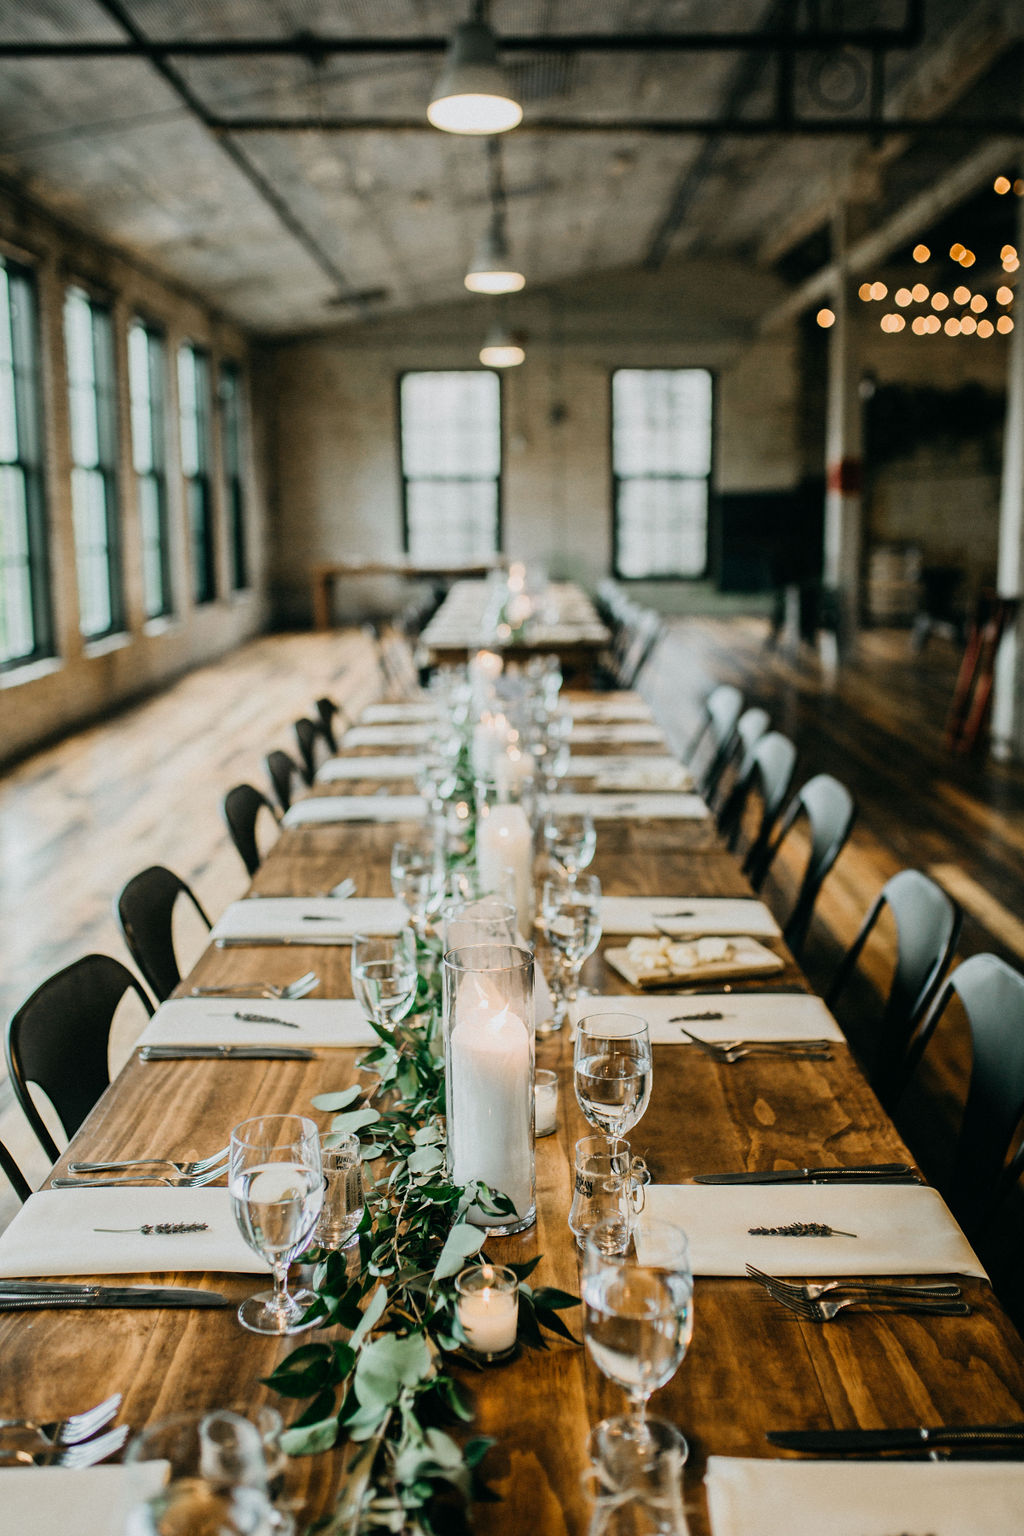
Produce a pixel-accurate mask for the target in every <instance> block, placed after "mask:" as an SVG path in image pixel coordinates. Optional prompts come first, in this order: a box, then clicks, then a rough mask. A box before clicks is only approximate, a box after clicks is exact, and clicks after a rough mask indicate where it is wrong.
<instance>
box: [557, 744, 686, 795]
mask: <svg viewBox="0 0 1024 1536" xmlns="http://www.w3.org/2000/svg"><path fill="white" fill-rule="evenodd" d="M568 774H569V777H570V778H573V779H598V780H607V781H608V782H607V783H606V784H604V783H602V784H599V787H600V788H603V789H690V788H691V787H692V780H691V775H690V770H689V769H688V768H686V767H685V766H684V765H683V764H682V763H681V762H680V761H679V760H678V758H675V757H671V756H669V755H668V753H664V754H663V753H660V752H649V753H639V752H624V753H608V752H606V753H604V754H603V755H602V754H592V753H587V752H572V753H570V755H569V767H568ZM613 781H614V782H613Z"/></svg>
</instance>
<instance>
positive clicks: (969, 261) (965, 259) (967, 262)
mask: <svg viewBox="0 0 1024 1536" xmlns="http://www.w3.org/2000/svg"><path fill="white" fill-rule="evenodd" d="M975 260H976V257H975V255H974V252H973V251H964V253H963V255H962V256H961V257H960V265H961V266H962V267H973V266H974V263H975Z"/></svg>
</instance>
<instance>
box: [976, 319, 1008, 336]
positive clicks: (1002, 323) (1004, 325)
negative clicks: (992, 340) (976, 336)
mask: <svg viewBox="0 0 1024 1536" xmlns="http://www.w3.org/2000/svg"><path fill="white" fill-rule="evenodd" d="M978 329H979V331H980V330H981V326H980V325H979V327H978ZM996 330H997V331H998V332H999V334H1000V336H1009V334H1010V332H1011V331H1012V330H1013V321H1012V320H1011V319H1010V317H1009V315H1000V316H999V319H998V320H997V321H996Z"/></svg>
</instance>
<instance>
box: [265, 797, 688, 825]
mask: <svg viewBox="0 0 1024 1536" xmlns="http://www.w3.org/2000/svg"><path fill="white" fill-rule="evenodd" d="M302 803H303V804H304V805H306V804H309V803H310V802H309V801H303V802H302ZM313 803H314V804H315V802H313ZM550 804H551V807H552V809H553V810H557V811H566V812H568V813H569V814H575V815H578V816H582V815H583V814H584V813H585V812H587V811H589V813H590V815H591V816H593V818H594V820H595V821H603V820H611V819H616V820H626V821H634V820H649V819H650V818H651V817H655V816H657V817H661V816H665V817H672V818H676V817H681V818H682V819H683V820H684V821H703V819H704V817H705V816H706V815H707V814H708V808H707V806H706V805H705V804H704V801H703V800H702V799H701V797H700V795H683V794H667V795H653V794H636V795H571V794H563V795H554V796H553V797H552V799H551V802H550ZM289 814H290V812H289ZM287 822H288V817H287V816H286V817H285V824H286V825H287Z"/></svg>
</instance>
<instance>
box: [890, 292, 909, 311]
mask: <svg viewBox="0 0 1024 1536" xmlns="http://www.w3.org/2000/svg"><path fill="white" fill-rule="evenodd" d="M893 298H894V299H895V300H896V303H897V304H898V305H899V306H900V308H901V309H906V307H907V305H908V304H911V303H912V302H913V294H912V293H911V292H910V289H909V288H897V289H896V292H895V293H894V294H893Z"/></svg>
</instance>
